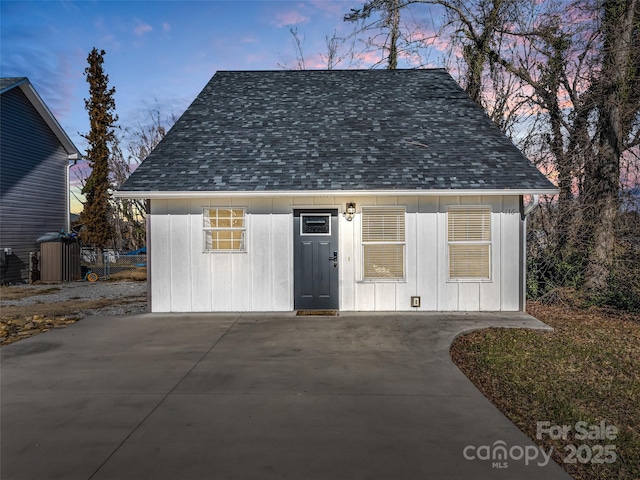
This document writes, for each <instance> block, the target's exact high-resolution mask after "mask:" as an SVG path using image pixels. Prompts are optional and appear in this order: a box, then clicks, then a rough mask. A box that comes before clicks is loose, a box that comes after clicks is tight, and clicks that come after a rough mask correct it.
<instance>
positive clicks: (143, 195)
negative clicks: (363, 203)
mask: <svg viewBox="0 0 640 480" xmlns="http://www.w3.org/2000/svg"><path fill="white" fill-rule="evenodd" d="M559 192H560V191H559V190H558V189H557V188H522V189H517V188H516V189H482V190H479V189H466V190H463V189H459V190H455V189H431V190H426V189H425V190H260V191H255V190H254V191H197V192H194V191H116V192H114V193H113V196H114V197H116V198H131V199H148V200H171V199H178V198H223V197H224V198H230V197H231V198H238V197H245V198H246V197H261V198H272V197H318V196H341V197H360V196H377V197H406V196H416V195H417V196H422V197H427V196H466V197H468V196H477V195H483V196H486V195H489V196H504V195H556V194H558V193H559Z"/></svg>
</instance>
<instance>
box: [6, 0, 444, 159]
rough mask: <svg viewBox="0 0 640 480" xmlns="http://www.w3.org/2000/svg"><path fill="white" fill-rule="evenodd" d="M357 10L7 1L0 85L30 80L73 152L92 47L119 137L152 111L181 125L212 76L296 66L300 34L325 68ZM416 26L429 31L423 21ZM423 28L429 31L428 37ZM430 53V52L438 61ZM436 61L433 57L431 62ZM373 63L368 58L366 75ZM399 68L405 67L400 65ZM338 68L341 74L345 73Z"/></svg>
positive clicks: (309, 62)
mask: <svg viewBox="0 0 640 480" xmlns="http://www.w3.org/2000/svg"><path fill="white" fill-rule="evenodd" d="M361 5H362V2H361V1H360V0H348V1H343V0H303V1H300V0H298V1H295V0H291V1H287V0H284V1H283V0H273V1H272V0H262V1H244V0H229V1H37V2H34V1H22V0H20V1H11V0H2V1H1V2H0V27H1V28H0V76H3V77H28V78H29V80H30V81H31V83H32V85H33V86H34V88H35V89H36V91H37V92H38V93H39V94H40V96H41V97H42V99H43V100H44V102H45V103H46V104H47V106H48V107H49V108H50V109H51V111H52V112H53V114H54V116H55V117H56V119H57V120H58V122H59V123H60V124H61V126H62V128H63V129H64V130H65V131H66V132H67V134H68V135H69V136H70V138H71V139H72V141H73V142H74V143H75V144H76V146H77V147H78V148H79V149H80V150H81V152H82V153H84V151H85V148H86V143H85V141H84V139H83V138H82V137H81V136H80V134H81V133H87V132H88V129H89V123H88V117H87V112H86V110H85V109H84V99H85V98H86V97H88V84H87V83H86V81H85V77H84V75H83V72H84V69H85V67H86V66H87V55H88V53H89V52H90V51H91V49H92V48H93V47H96V48H98V49H104V50H105V51H106V55H105V63H104V69H105V72H106V73H107V74H108V75H109V84H110V86H113V87H115V88H116V95H115V100H116V113H117V114H118V116H119V122H118V124H119V125H120V126H121V127H123V128H124V127H135V126H136V125H138V124H140V123H141V122H144V121H145V113H146V112H148V110H149V108H150V106H153V105H156V104H157V106H158V107H159V108H160V109H161V111H162V113H163V114H164V115H171V114H174V115H178V116H179V115H180V114H181V113H182V112H183V111H184V109H185V108H186V107H187V106H188V105H189V104H190V103H191V102H192V101H193V100H194V98H195V97H196V95H197V94H198V93H199V92H200V90H202V88H203V87H204V86H205V84H206V83H207V82H208V81H209V79H210V78H211V77H212V76H213V74H214V73H215V72H216V71H218V70H272V69H282V68H285V67H288V68H294V67H295V65H296V50H295V48H294V45H293V37H292V35H291V33H290V32H289V29H290V27H294V28H297V30H298V35H299V37H300V38H301V40H303V44H302V48H303V51H304V57H305V62H306V67H307V68H326V67H325V64H324V63H323V62H322V59H321V57H320V53H323V54H324V53H325V52H326V40H325V39H326V37H327V36H331V35H332V34H333V33H334V32H337V35H339V36H340V35H348V34H349V33H350V32H352V31H353V25H352V24H350V23H345V22H344V21H343V20H342V17H343V15H344V14H345V13H347V12H349V10H350V9H351V8H356V7H359V6H361ZM420 13H421V14H422V15H424V18H420V17H417V18H416V21H417V22H423V23H424V24H425V25H426V24H428V23H430V22H432V20H430V12H429V11H427V10H423V12H420ZM425 28H426V27H425ZM436 53H437V52H436ZM435 57H437V55H435V56H434V58H435ZM379 58H380V56H379V54H378V55H375V56H370V57H367V59H366V61H365V62H363V63H362V64H360V68H368V67H370V66H371V65H372V64H373V63H375V61H376V60H379ZM399 66H400V67H411V66H413V65H412V64H411V62H407V61H406V60H405V61H404V64H402V63H401V64H400V65H399ZM347 67H348V66H347V65H344V68H347Z"/></svg>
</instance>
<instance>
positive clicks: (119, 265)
mask: <svg viewBox="0 0 640 480" xmlns="http://www.w3.org/2000/svg"><path fill="white" fill-rule="evenodd" d="M81 260H82V262H81V266H82V276H83V278H87V275H88V274H89V273H91V272H93V273H95V274H96V275H98V278H99V279H109V277H110V276H111V275H114V274H116V273H119V272H123V271H126V270H134V269H139V268H146V266H147V256H146V255H130V254H128V253H121V252H116V251H113V250H105V251H104V252H103V253H102V255H101V256H100V255H99V254H98V253H97V252H96V251H95V250H93V249H90V248H83V249H82V253H81Z"/></svg>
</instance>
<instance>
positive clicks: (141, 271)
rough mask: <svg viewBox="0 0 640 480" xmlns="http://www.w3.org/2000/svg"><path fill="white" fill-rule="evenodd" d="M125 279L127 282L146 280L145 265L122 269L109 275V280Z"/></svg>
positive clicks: (120, 280) (119, 280)
mask: <svg viewBox="0 0 640 480" xmlns="http://www.w3.org/2000/svg"><path fill="white" fill-rule="evenodd" d="M112 280H113V281H118V282H122V281H127V282H146V281H147V267H136V268H134V269H132V270H123V271H122V272H118V273H114V274H111V275H109V281H112Z"/></svg>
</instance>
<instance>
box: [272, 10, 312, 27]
mask: <svg viewBox="0 0 640 480" xmlns="http://www.w3.org/2000/svg"><path fill="white" fill-rule="evenodd" d="M308 22H309V17H307V16H305V15H302V14H301V13H299V12H296V11H295V10H291V11H288V12H281V13H276V15H275V18H274V19H273V21H272V22H271V23H273V24H274V25H276V26H277V27H279V28H282V27H285V26H287V25H299V24H301V23H308Z"/></svg>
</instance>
